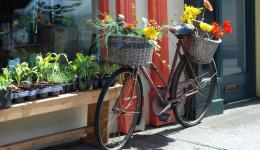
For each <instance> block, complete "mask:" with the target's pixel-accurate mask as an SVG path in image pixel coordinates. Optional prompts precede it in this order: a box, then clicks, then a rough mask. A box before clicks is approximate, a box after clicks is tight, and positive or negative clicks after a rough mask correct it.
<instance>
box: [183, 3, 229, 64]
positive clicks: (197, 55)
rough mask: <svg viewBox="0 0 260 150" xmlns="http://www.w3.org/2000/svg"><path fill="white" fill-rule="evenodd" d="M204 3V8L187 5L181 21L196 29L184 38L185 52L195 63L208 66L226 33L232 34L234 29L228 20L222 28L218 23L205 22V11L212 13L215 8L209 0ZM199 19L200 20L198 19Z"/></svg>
mask: <svg viewBox="0 0 260 150" xmlns="http://www.w3.org/2000/svg"><path fill="white" fill-rule="evenodd" d="M203 1H204V7H202V8H197V7H193V6H189V5H185V7H184V13H183V17H182V19H181V21H182V23H183V24H186V25H189V26H193V27H194V29H195V30H194V31H193V32H192V34H191V35H190V36H186V37H184V42H185V44H184V45H183V50H184V51H185V52H186V54H188V56H189V57H191V59H192V60H193V61H194V62H197V63H202V64H207V63H210V62H211V61H212V60H213V56H214V54H215V52H216V50H217V48H218V46H219V44H220V43H221V42H222V40H221V38H222V37H223V35H224V33H227V34H231V33H232V27H231V23H230V21H228V20H225V21H224V22H223V26H222V27H221V26H220V25H219V24H218V23H217V22H213V23H211V24H209V23H206V22H204V20H205V18H204V14H205V11H209V12H212V11H213V8H212V6H211V4H210V2H209V1H208V0H203ZM199 17H200V18H201V19H200V20H198V19H197V18H199Z"/></svg>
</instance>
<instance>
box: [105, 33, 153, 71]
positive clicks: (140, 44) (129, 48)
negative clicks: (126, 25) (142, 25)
mask: <svg viewBox="0 0 260 150" xmlns="http://www.w3.org/2000/svg"><path fill="white" fill-rule="evenodd" d="M107 47H108V57H107V61H109V62H112V63H115V64H120V65H128V66H140V65H148V64H151V62H152V52H153V48H152V45H151V44H150V43H149V42H148V41H147V40H146V39H144V38H142V37H134V36H125V35H120V36H118V35H116V36H109V37H108V40H107Z"/></svg>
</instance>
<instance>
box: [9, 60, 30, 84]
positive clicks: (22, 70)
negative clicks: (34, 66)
mask: <svg viewBox="0 0 260 150" xmlns="http://www.w3.org/2000/svg"><path fill="white" fill-rule="evenodd" d="M31 73H33V72H32V71H31V69H30V68H29V64H28V63H27V62H23V63H21V64H19V65H17V66H16V67H13V70H12V72H11V76H12V79H13V81H14V82H15V83H16V84H17V86H18V87H20V86H21V85H22V84H23V83H27V82H29V81H28V80H29V79H30V75H31Z"/></svg>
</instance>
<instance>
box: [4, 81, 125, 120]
mask: <svg viewBox="0 0 260 150" xmlns="http://www.w3.org/2000/svg"><path fill="white" fill-rule="evenodd" d="M120 87H121V86H120V85H117V86H115V87H112V88H110V90H109V94H107V96H106V97H105V100H109V99H112V98H113V96H114V95H116V94H115V93H117V92H119V91H120ZM99 93H100V90H96V91H90V92H80V93H78V94H76V93H74V94H63V95H60V96H59V97H52V98H47V99H43V100H37V101H32V102H27V103H22V104H18V105H13V106H12V107H11V108H9V109H3V110H0V123H1V122H6V121H11V120H15V119H21V118H26V117H31V116H36V115H41V114H46V113H50V112H55V111H61V110H66V109H71V108H76V107H82V106H87V105H89V104H93V103H97V99H98V96H99Z"/></svg>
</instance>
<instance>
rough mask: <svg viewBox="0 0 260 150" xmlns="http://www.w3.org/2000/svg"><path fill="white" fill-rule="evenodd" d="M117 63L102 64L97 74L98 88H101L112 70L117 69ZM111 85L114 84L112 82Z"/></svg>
mask: <svg viewBox="0 0 260 150" xmlns="http://www.w3.org/2000/svg"><path fill="white" fill-rule="evenodd" d="M118 68H119V67H118V65H116V64H107V63H105V64H103V65H102V67H101V71H100V74H99V88H102V87H103V86H104V85H105V83H106V81H107V80H108V79H109V78H110V76H111V74H112V73H113V72H115V71H116V70H117V69H118ZM111 86H114V84H112V85H111Z"/></svg>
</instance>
